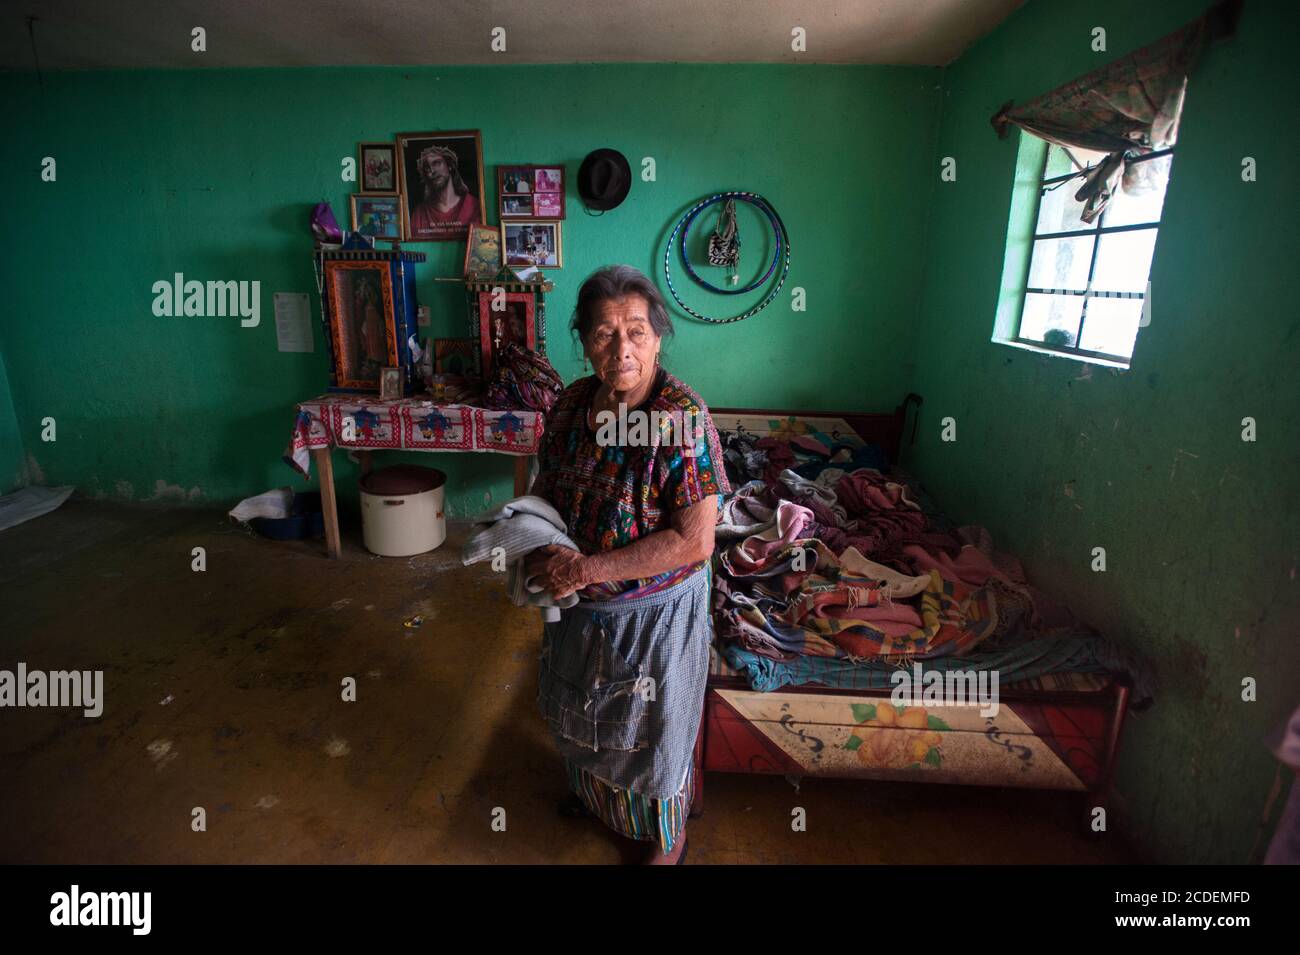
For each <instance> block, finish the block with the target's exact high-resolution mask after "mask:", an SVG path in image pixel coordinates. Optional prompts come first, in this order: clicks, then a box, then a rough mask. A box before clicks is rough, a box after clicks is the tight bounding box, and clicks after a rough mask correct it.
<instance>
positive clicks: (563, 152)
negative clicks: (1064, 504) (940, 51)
mask: <svg viewBox="0 0 1300 955" xmlns="http://www.w3.org/2000/svg"><path fill="white" fill-rule="evenodd" d="M939 76H940V71H939V70H937V69H900V68H870V67H800V68H794V67H788V66H743V67H708V66H680V65H643V66H615V65H595V66H557V67H552V66H535V67H471V68H458V69H348V70H271V71H262V70H256V71H186V72H151V73H142V72H115V73H62V74H48V75H46V76H45V78H44V84H43V85H40V86H38V85H37V83H36V80H35V77H34V75H32V74H19V75H9V76H5V77H0V102H3V104H4V105H3V107H2V108H3V110H4V112H3V115H2V117H0V119H2V121H3V126H4V129H5V130H6V138H5V142H4V143H3V144H2V145H0V149H3V165H2V166H0V175H3V178H4V180H5V181H6V182H8V183H9V184H10V192H9V202H8V203H7V208H8V210H9V215H8V217H7V218H8V220H9V221H10V222H11V223H13V224H14V227H15V229H16V230H17V231H18V232H19V233H21V235H22V240H21V241H19V242H16V243H15V244H14V245H15V247H14V248H12V249H11V250H10V252H9V254H8V255H6V256H5V259H4V266H3V267H4V269H5V272H6V276H5V278H6V281H5V285H6V287H7V288H10V289H12V290H13V291H14V292H15V293H16V295H15V297H14V298H13V299H12V300H11V302H10V303H9V305H10V307H9V308H8V309H6V310H5V311H4V313H3V314H2V315H0V322H2V323H3V324H2V325H0V346H2V347H3V350H4V353H5V354H6V355H7V356H8V357H9V372H10V377H11V379H12V391H13V396H14V402H15V405H16V408H17V417H18V421H19V423H20V425H21V428H22V432H23V434H24V435H25V436H27V438H28V440H27V448H28V450H29V451H30V452H31V453H32V454H33V455H34V456H35V458H36V460H37V462H38V464H39V466H40V468H41V470H42V471H43V473H44V475H45V477H46V479H47V480H48V481H49V482H50V483H57V484H75V485H77V487H78V488H79V489H80V490H81V491H82V492H83V493H86V494H89V495H104V496H108V497H125V498H134V499H137V500H139V499H146V498H155V497H161V498H164V499H167V500H181V499H183V500H187V501H188V500H195V501H206V500H230V499H237V498H239V497H242V496H244V495H247V494H251V493H256V492H259V491H262V490H264V489H266V488H268V487H272V486H276V485H283V484H288V483H291V482H296V481H297V480H298V479H297V478H296V477H295V475H294V474H293V472H291V471H290V470H289V469H288V468H287V467H285V466H284V465H283V464H282V463H281V462H280V454H281V452H282V450H283V448H284V445H285V442H286V440H287V438H288V435H289V427H290V425H291V423H292V416H291V411H292V407H293V403H294V402H295V401H296V400H302V399H303V398H306V397H308V396H311V395H313V394H316V393H318V392H320V391H321V390H323V388H324V386H325V385H326V384H328V374H327V363H326V358H325V356H324V354H323V353H322V352H321V351H320V349H321V347H322V344H321V340H320V338H319V329H317V330H316V334H317V349H318V350H317V353H316V354H314V355H305V356H304V355H290V354H280V353H278V352H277V351H276V343H275V328H274V321H273V319H272V294H273V293H274V292H276V291H299V292H305V291H311V292H312V295H313V303H314V301H315V284H314V280H313V277H312V272H311V266H310V249H311V240H310V236H309V235H308V233H307V231H306V217H307V211H308V207H309V205H310V204H311V203H314V202H316V201H318V200H320V199H327V200H329V201H330V202H331V204H332V205H333V207H334V209H335V212H336V214H337V215H338V216H339V218H340V220H341V221H342V219H343V217H344V216H345V215H346V214H347V204H346V196H347V195H348V194H349V193H350V192H352V191H353V187H352V186H351V185H348V184H344V183H343V182H341V180H340V168H341V166H340V160H341V158H342V157H344V156H351V155H355V149H356V143H357V142H358V141H359V140H370V139H391V138H392V136H393V135H394V134H395V133H398V132H404V131H415V130H427V129H463V128H477V129H481V130H482V134H483V143H484V150H485V153H486V157H485V159H486V163H487V167H488V171H489V177H490V179H491V187H490V188H489V189H488V204H489V206H490V207H492V208H495V176H494V175H493V174H492V166H493V164H496V163H504V162H520V161H524V162H527V161H535V162H564V163H566V164H567V166H568V169H569V174H570V177H571V178H572V177H573V176H574V175H575V174H576V171H577V167H578V165H579V163H580V162H581V160H582V157H583V156H584V155H586V154H587V152H589V151H590V150H592V149H594V148H596V147H599V146H613V147H616V148H618V149H620V150H621V151H622V152H623V153H624V154H625V155H627V156H628V157H629V159H630V160H631V161H632V163H633V166H634V170H635V171H638V172H639V169H640V160H641V158H642V157H645V156H650V157H653V158H654V159H655V161H656V166H657V169H656V172H657V181H655V182H653V183H646V182H640V181H638V182H636V183H635V185H634V188H633V191H632V194H631V196H630V197H629V199H628V201H627V202H626V203H625V204H624V205H623V206H622V207H620V208H619V209H617V210H615V211H614V212H612V213H610V214H608V215H605V216H603V217H589V216H587V215H585V214H584V212H583V209H582V206H581V205H580V203H579V202H578V201H577V196H576V191H575V189H574V186H573V184H572V182H570V188H569V197H568V198H569V205H568V212H569V215H568V220H567V221H566V222H565V224H564V236H563V242H564V268H563V269H562V270H560V271H558V272H556V273H554V279H555V282H556V285H557V288H556V291H555V293H554V294H553V295H552V296H551V297H550V298H549V300H548V306H549V307H548V312H549V315H550V322H549V332H550V335H549V351H550V355H551V359H552V361H553V362H554V364H555V366H556V368H557V369H558V370H559V372H560V374H561V375H562V376H563V377H564V379H565V380H566V381H569V380H572V379H573V378H575V377H577V376H578V374H579V373H580V370H581V355H580V353H579V351H578V349H577V346H576V345H575V344H573V343H572V341H571V339H570V337H569V335H568V332H567V323H568V319H569V316H570V315H571V313H572V308H573V302H574V299H575V293H576V290H577V286H578V283H579V282H580V281H581V279H582V278H583V277H584V276H585V275H587V274H588V273H589V272H591V271H592V270H593V269H595V268H596V267H598V266H600V265H603V264H607V263H611V262H628V263H631V264H633V265H636V266H638V267H640V268H642V269H643V270H645V271H647V272H650V273H651V274H652V275H653V274H658V271H659V269H660V268H661V266H660V260H661V258H662V243H663V242H664V240H665V239H666V233H667V230H668V229H669V228H671V225H672V223H673V222H675V221H676V218H677V216H678V215H679V214H680V212H681V211H682V210H683V209H684V208H685V207H687V206H688V205H689V204H690V203H691V202H692V201H694V200H695V199H697V198H698V197H700V196H701V195H705V194H708V193H711V192H714V191H718V190H721V189H733V188H740V189H749V190H753V191H756V192H760V193H762V194H764V195H766V196H767V197H768V198H770V199H771V200H772V202H773V203H774V204H775V205H776V207H777V209H778V210H779V211H780V213H781V214H782V216H783V218H784V219H785V221H786V224H787V226H788V228H789V231H790V233H791V235H792V237H793V241H792V247H793V250H794V259H793V262H794V265H793V269H792V272H791V275H790V279H789V281H788V283H787V287H786V289H784V290H783V291H782V297H781V298H780V299H779V300H778V302H777V303H775V304H773V305H772V306H770V307H769V308H768V309H767V310H766V311H764V312H763V313H761V314H760V315H759V316H757V317H756V318H754V319H751V320H749V321H746V322H742V323H740V324H737V325H730V326H725V327H712V326H704V325H701V324H699V323H696V322H693V321H691V320H689V319H686V318H684V317H683V318H681V319H680V320H679V321H678V323H677V327H678V334H677V337H676V340H675V341H674V342H672V343H670V344H668V345H667V346H666V348H665V355H666V358H667V361H666V363H667V364H668V366H669V367H670V368H672V369H673V370H675V371H676V372H677V373H678V374H679V375H681V376H682V377H683V378H684V379H685V380H686V381H687V382H690V383H692V384H694V385H695V386H696V387H697V388H698V390H699V391H700V392H701V393H702V395H703V396H704V398H705V400H706V401H708V402H709V403H710V404H715V405H716V404H742V405H745V404H747V405H755V404H760V403H761V404H767V405H785V406H813V407H816V406H822V407H828V408H829V407H836V406H840V407H842V406H845V405H851V406H855V407H857V406H866V407H892V406H893V405H894V404H896V403H897V402H898V400H899V399H900V398H901V396H902V395H903V394H904V392H905V391H906V390H907V385H908V380H909V378H910V368H909V366H908V364H907V361H906V360H905V358H904V359H903V360H900V356H908V355H910V353H911V342H912V338H913V335H914V326H913V318H914V314H915V296H916V289H917V288H918V286H919V284H920V280H921V267H922V254H921V253H922V248H923V240H924V223H925V216H924V208H923V199H921V198H920V197H921V196H922V195H923V194H924V192H925V189H926V186H927V184H928V181H929V178H930V176H929V171H928V169H926V168H925V165H924V164H920V163H913V162H910V161H908V159H907V156H908V155H915V154H920V155H929V154H930V152H932V149H933V136H934V135H935V133H936V131H937V120H938V111H939V96H940V94H939V89H938V80H939ZM44 156H53V157H55V158H56V159H57V161H58V180H57V182H55V183H42V182H40V181H39V178H38V177H39V171H40V163H41V160H42V157H44ZM491 220H492V221H495V220H496V217H495V214H493V215H492V216H491ZM749 234H750V235H751V236H753V235H757V232H756V231H755V230H751V231H750V232H749ZM417 248H421V249H423V250H425V251H427V252H428V253H429V255H430V262H429V263H427V264H426V265H424V266H422V267H421V268H420V271H419V274H418V280H419V295H420V299H421V301H422V302H423V303H425V304H429V305H430V306H431V307H432V310H433V316H434V317H433V323H434V325H433V334H434V335H435V336H439V337H442V336H453V335H454V336H460V335H463V334H465V327H466V322H465V310H464V305H463V292H462V291H461V290H460V289H459V288H458V287H457V286H454V285H451V284H448V283H435V282H434V281H433V279H434V276H449V275H455V274H459V271H460V268H461V264H462V261H463V256H464V244H463V243H438V244H428V245H420V246H417ZM761 251H762V250H761V248H760V243H758V242H757V240H751V243H750V245H747V246H746V247H745V254H746V256H747V258H748V261H749V262H750V263H751V264H754V263H756V262H757V260H758V259H759V258H760V257H761ZM174 272H183V273H184V274H185V276H186V278H197V279H200V280H208V279H223V280H230V279H234V280H249V281H251V280H254V279H257V280H260V281H261V283H262V322H261V325H260V326H259V327H257V328H255V329H242V328H240V327H239V325H238V322H237V320H234V319H222V318H157V317H155V316H154V315H153V314H152V311H151V305H152V301H153V294H152V292H151V287H152V285H153V283H154V282H155V281H158V280H160V279H165V280H170V278H171V276H172V274H173V273H174ZM794 286H801V287H803V288H805V289H806V290H807V302H808V308H807V311H806V312H803V313H796V312H793V311H792V310H791V308H790V297H789V295H788V291H789V289H790V288H792V287H794ZM713 299H714V300H713V302H711V303H708V304H709V306H710V307H712V308H720V307H722V308H726V307H729V306H731V305H733V304H734V303H733V302H730V301H727V302H724V303H722V305H719V300H720V299H721V297H719V296H714V297H713ZM690 301H691V302H692V304H695V305H696V306H697V307H698V306H699V305H702V304H705V302H706V299H705V298H704V297H703V296H696V297H693V298H692V299H691V300H690ZM741 310H743V308H742V309H741ZM726 314H735V312H727V313H726ZM46 415H52V416H54V417H55V418H56V420H57V421H58V429H59V430H58V441H57V442H56V443H54V444H38V443H36V442H34V441H33V440H32V436H33V435H35V434H36V433H37V431H36V430H35V429H37V427H38V422H39V421H40V419H41V418H42V417H44V416H46ZM336 457H337V470H338V472H339V483H340V491H341V493H343V494H344V495H345V496H346V495H347V493H348V490H349V489H350V488H351V487H352V485H353V483H354V482H353V476H354V472H353V470H352V468H351V465H349V464H347V462H345V461H344V460H343V456H342V455H337V456H336ZM418 457H419V459H420V460H422V461H424V463H430V462H434V463H436V466H438V467H441V468H443V469H445V470H446V471H447V472H448V474H449V491H450V493H449V500H448V504H449V510H450V513H452V514H453V515H463V514H466V513H475V512H477V511H478V510H479V509H480V508H482V507H484V506H485V505H486V504H487V503H489V502H490V501H491V499H492V497H493V496H495V497H496V498H497V499H498V500H499V499H500V498H501V496H502V495H506V496H508V495H509V494H510V493H511V474H512V471H511V466H510V463H509V461H508V460H507V459H504V458H502V457H500V456H497V455H451V454H442V455H420V456H418ZM298 486H301V485H300V484H299V485H298Z"/></svg>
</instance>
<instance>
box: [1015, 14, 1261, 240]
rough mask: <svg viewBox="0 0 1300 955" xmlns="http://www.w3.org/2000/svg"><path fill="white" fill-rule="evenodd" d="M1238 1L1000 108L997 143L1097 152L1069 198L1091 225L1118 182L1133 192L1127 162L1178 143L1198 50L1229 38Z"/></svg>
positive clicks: (1134, 170) (1133, 174) (1133, 179)
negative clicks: (1028, 136) (1024, 141)
mask: <svg viewBox="0 0 1300 955" xmlns="http://www.w3.org/2000/svg"><path fill="white" fill-rule="evenodd" d="M1241 5H1242V0H1225V2H1222V3H1218V4H1216V5H1215V6H1213V7H1211V8H1210V9H1209V11H1208V12H1207V13H1205V15H1204V16H1201V17H1198V18H1197V19H1195V20H1193V21H1192V22H1191V23H1189V24H1187V25H1186V26H1184V27H1182V28H1181V29H1179V30H1176V31H1174V32H1173V33H1171V34H1169V35H1168V36H1166V37H1164V38H1163V39H1160V40H1157V41H1156V42H1155V43H1152V44H1151V45H1150V46H1145V47H1143V48H1142V49H1140V50H1137V51H1135V52H1133V53H1130V54H1129V55H1128V56H1125V57H1122V58H1120V59H1118V60H1115V61H1114V62H1112V63H1109V64H1107V65H1106V66H1103V67H1101V68H1100V69H1097V70H1093V71H1092V72H1091V73H1088V74H1086V75H1085V76H1081V77H1079V78H1078V79H1076V80H1071V81H1070V82H1069V83H1066V84H1065V85H1064V86H1060V87H1058V88H1056V89H1054V90H1052V91H1051V92H1049V93H1044V94H1043V95H1041V96H1038V97H1036V98H1034V99H1032V100H1029V101H1028V102H1026V103H1023V104H1021V105H1020V106H1014V105H1012V103H1007V104H1006V105H1004V106H1003V107H1002V108H1001V109H1000V110H998V112H997V114H996V115H995V116H994V117H993V119H992V123H993V128H994V129H995V130H997V133H998V136H1005V135H1006V133H1007V128H1008V127H1010V126H1019V127H1020V128H1021V129H1023V130H1024V131H1025V132H1027V133H1032V134H1033V135H1035V136H1037V137H1039V138H1040V139H1045V140H1047V141H1048V142H1049V143H1056V144H1057V145H1059V146H1065V147H1067V148H1068V147H1071V146H1073V147H1076V148H1079V149H1090V150H1094V151H1098V152H1105V153H1107V156H1106V158H1105V159H1104V160H1102V161H1101V162H1100V163H1098V164H1097V165H1096V166H1094V167H1093V168H1092V169H1091V170H1089V171H1088V172H1087V173H1086V175H1085V176H1084V182H1083V186H1082V187H1081V188H1080V189H1079V191H1078V193H1076V195H1075V198H1076V199H1077V200H1079V201H1080V202H1083V203H1084V209H1083V213H1082V218H1083V221H1084V222H1092V221H1093V220H1094V219H1096V218H1097V216H1099V215H1101V212H1102V210H1103V209H1105V208H1106V204H1107V203H1108V202H1109V201H1110V197H1111V196H1112V195H1113V194H1114V192H1115V190H1116V189H1117V188H1119V187H1120V184H1121V182H1122V184H1123V188H1124V189H1125V190H1126V191H1134V190H1136V189H1140V188H1141V187H1140V184H1139V183H1138V179H1137V175H1136V173H1137V170H1139V169H1140V167H1141V166H1142V164H1141V163H1138V164H1136V166H1134V167H1132V169H1130V166H1129V159H1131V158H1133V157H1136V156H1140V155H1143V154H1145V153H1149V152H1153V151H1155V150H1157V149H1164V148H1166V147H1168V146H1172V145H1173V144H1174V143H1175V142H1176V141H1177V139H1178V117H1179V114H1180V113H1181V112H1182V108H1183V93H1184V91H1185V90H1186V89H1187V77H1188V75H1189V74H1190V73H1191V71H1192V69H1193V68H1194V67H1195V65H1196V61H1197V59H1198V58H1199V57H1200V54H1201V51H1202V49H1203V48H1204V47H1205V45H1206V43H1207V42H1209V41H1210V40H1212V39H1216V38H1218V37H1224V36H1231V35H1232V33H1233V32H1234V31H1235V29H1236V22H1237V17H1238V16H1239V14H1240V12H1241Z"/></svg>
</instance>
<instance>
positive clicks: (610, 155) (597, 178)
mask: <svg viewBox="0 0 1300 955" xmlns="http://www.w3.org/2000/svg"><path fill="white" fill-rule="evenodd" d="M631 188H632V167H631V166H629V165H628V162H627V157H626V156H624V155H623V154H622V153H621V152H619V151H618V150H617V149H597V150H595V151H594V152H591V153H588V154H587V158H586V159H584V160H583V161H582V166H581V167H579V169H578V195H579V196H581V197H582V201H583V203H584V204H585V205H586V206H587V208H588V209H596V210H599V211H602V212H607V211H609V210H610V209H614V208H617V207H618V206H619V205H621V204H622V202H623V200H624V199H626V198H627V193H628V190H629V189H631Z"/></svg>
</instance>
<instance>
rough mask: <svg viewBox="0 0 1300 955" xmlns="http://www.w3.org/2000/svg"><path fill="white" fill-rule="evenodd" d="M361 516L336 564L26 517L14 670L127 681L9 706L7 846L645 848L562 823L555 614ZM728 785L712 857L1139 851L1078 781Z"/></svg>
mask: <svg viewBox="0 0 1300 955" xmlns="http://www.w3.org/2000/svg"><path fill="white" fill-rule="evenodd" d="M344 531H345V541H344V544H345V552H344V556H343V559H342V560H338V561H329V560H326V559H325V557H324V555H323V551H322V548H321V547H320V546H318V545H307V544H298V543H292V544H286V543H274V542H270V541H264V540H261V539H258V538H255V537H252V536H250V535H248V534H246V533H245V532H244V531H242V530H241V529H239V528H237V527H236V526H234V525H233V524H231V523H230V522H229V521H228V520H227V519H226V517H225V516H224V514H223V513H221V512H219V511H212V510H193V509H175V510H168V509H150V508H146V507H143V506H139V505H134V506H132V505H115V504H108V503H102V502H91V501H77V500H73V501H70V502H69V503H67V504H66V505H64V507H62V508H61V509H60V510H58V511H57V512H55V513H53V514H50V515H47V516H45V517H42V518H38V519H37V520H35V521H30V522H28V523H27V524H24V525H21V526H19V527H16V528H12V529H10V530H7V531H4V532H0V594H2V595H3V597H2V598H0V603H2V606H0V649H2V652H0V669H9V670H12V669H14V668H15V667H16V665H17V663H18V662H19V661H23V662H25V663H26V664H27V666H28V668H29V669H42V670H57V669H76V670H87V669H90V670H94V669H102V670H104V671H105V677H104V679H105V686H104V696H105V704H104V712H103V715H102V716H101V717H99V718H98V719H89V718H86V717H84V716H82V715H81V712H80V711H79V710H76V711H73V710H67V709H63V710H60V709H5V710H3V711H0V779H3V780H4V783H3V786H2V787H0V819H3V823H4V824H3V826H0V862H58V863H104V862H124V863H176V862H220V863H226V862H303V863H318V862H407V863H410V862H474V863H500V862H515V863H549V862H565V863H588V862H592V863H615V862H619V861H630V860H631V859H634V858H635V857H636V854H637V852H636V848H635V847H633V846H631V845H630V844H628V843H626V842H625V841H624V840H621V839H619V838H618V837H617V836H614V835H613V834H612V833H609V832H608V831H607V830H605V829H604V828H603V827H602V826H600V824H599V823H595V822H592V821H589V820H580V821H572V820H566V819H561V818H560V817H558V816H557V815H556V813H555V812H554V804H555V802H556V800H557V799H558V798H559V797H560V796H561V795H563V793H564V784H563V780H562V777H561V773H560V763H559V759H558V757H557V756H556V755H555V753H554V750H553V748H552V745H551V741H550V737H549V734H548V733H547V731H546V730H545V728H544V726H543V724H542V721H541V718H540V717H539V716H538V715H537V712H536V709H535V706H534V694H535V691H536V654H537V647H538V636H539V632H540V628H541V624H540V620H539V619H538V617H537V615H536V613H535V611H527V610H521V609H519V608H516V607H513V606H511V605H510V604H509V603H508V602H507V601H506V600H505V599H504V597H503V595H502V588H501V585H500V578H499V576H498V575H495V574H493V573H491V572H490V571H489V570H486V569H479V568H478V567H475V568H464V567H462V566H461V565H460V561H459V557H458V555H459V550H460V542H461V541H462V540H463V539H464V533H465V530H464V528H453V532H452V536H451V537H450V539H449V540H448V541H447V543H446V544H444V545H443V546H442V547H441V548H439V549H438V550H436V551H434V552H433V553H431V554H426V555H422V556H420V557H415V558H410V559H394V558H379V557H374V556H372V555H370V554H369V553H367V552H365V551H364V550H362V549H361V547H360V539H359V537H360V535H359V533H358V532H357V531H356V530H355V529H349V528H347V527H346V526H345V528H344ZM194 547H203V548H205V549H206V559H207V570H206V571H205V572H202V573H197V572H194V571H193V570H191V561H192V559H193V558H192V557H191V552H192V549H193V548H194ZM417 614H422V615H423V617H424V623H423V625H422V626H420V627H418V628H415V629H409V628H407V627H405V626H404V624H403V622H404V621H406V620H408V619H409V618H411V617H413V616H415V615H417ZM349 676H351V677H354V678H355V679H356V683H357V702H354V703H347V702H343V700H342V698H341V695H342V689H341V681H342V680H343V679H344V678H345V677H349ZM705 794H706V811H705V813H704V815H703V816H702V817H700V818H699V819H695V820H692V821H691V823H690V825H689V827H688V832H689V833H690V857H689V862H690V863H736V862H756V863H773V862H806V863H821V862H830V863H847V862H859V863H935V862H939V863H944V862H960V863H975V862H1040V863H1062V862H1119V861H1128V856H1127V853H1126V850H1125V849H1124V848H1123V846H1122V845H1121V844H1120V843H1119V839H1118V837H1116V836H1111V837H1107V838H1105V839H1103V840H1102V841H1100V842H1097V841H1091V840H1088V839H1086V838H1084V837H1083V836H1082V834H1081V833H1080V831H1079V825H1078V824H1079V812H1078V810H1079V802H1078V800H1077V797H1074V796H1071V795H1069V794H1060V793H1043V792H1030V791H1019V790H992V789H969V788H957V787H945V786H919V785H901V784H884V783H863V782H852V781H824V780H823V781H819V780H805V781H804V782H803V785H802V787H801V789H800V790H799V791H796V790H795V789H794V787H793V786H792V785H791V784H790V783H788V782H786V781H785V780H783V779H780V778H776V777H764V776H733V775H724V774H709V775H708V776H707V777H706V783H705ZM795 806H803V807H804V808H805V809H806V811H807V818H808V831H806V832H800V833H796V832H791V831H790V818H791V816H790V813H791V809H792V808H793V807H795ZM195 807H203V808H204V809H205V811H206V815H207V831H205V832H194V831H192V829H191V819H192V818H193V816H192V811H193V809H194V808H195ZM497 807H500V808H501V809H504V811H505V821H506V829H505V831H504V832H498V831H494V830H493V828H492V825H491V824H492V819H493V813H494V810H495V809H496V808H497Z"/></svg>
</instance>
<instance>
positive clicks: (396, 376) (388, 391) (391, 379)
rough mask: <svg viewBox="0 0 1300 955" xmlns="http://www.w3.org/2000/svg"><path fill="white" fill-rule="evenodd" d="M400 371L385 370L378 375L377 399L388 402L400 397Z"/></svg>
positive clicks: (396, 369)
mask: <svg viewBox="0 0 1300 955" xmlns="http://www.w3.org/2000/svg"><path fill="white" fill-rule="evenodd" d="M402 391H403V388H402V369H401V368H385V369H383V370H382V371H380V373H379V397H380V399H381V400H383V401H390V400H393V399H396V398H400V397H402Z"/></svg>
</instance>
